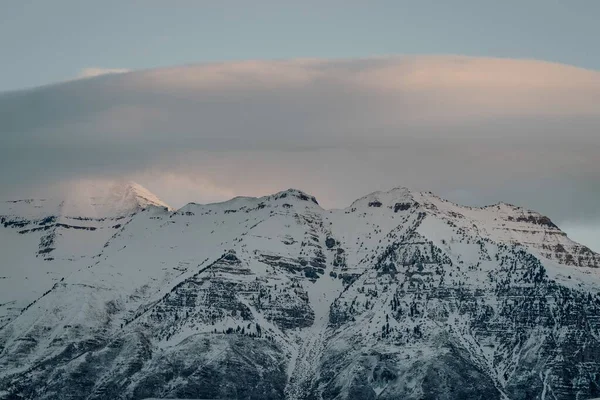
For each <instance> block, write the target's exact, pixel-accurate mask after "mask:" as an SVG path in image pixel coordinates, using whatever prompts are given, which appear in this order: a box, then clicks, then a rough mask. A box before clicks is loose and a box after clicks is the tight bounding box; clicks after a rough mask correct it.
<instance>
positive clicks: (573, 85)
mask: <svg viewBox="0 0 600 400" xmlns="http://www.w3.org/2000/svg"><path fill="white" fill-rule="evenodd" d="M598 104H600V72H597V71H590V70H584V69H580V68H576V67H572V66H566V65H560V64H554V63H547V62H541V61H533V60H512V59H492V58H473V57H459V56H410V57H385V58H368V59H358V60H314V59H304V60H288V61H245V62H231V63H214V64H205V65H193V66H184V67H174V68H167V69H157V70H146V71H134V72H130V73H127V74H113V75H105V76H100V77H96V78H94V79H86V80H75V81H71V82H66V83H62V84H58V85H53V86H48V87H43V88H39V89H34V90H28V91H23V92H11V93H5V94H3V95H2V94H0V148H2V149H3V150H4V151H3V155H2V157H1V158H0V170H1V171H3V172H6V173H3V174H1V176H0V197H15V196H17V197H18V196H20V194H23V193H26V192H30V191H33V190H37V189H39V190H42V188H43V190H47V188H48V187H49V186H51V187H58V185H59V184H60V183H64V182H69V181H72V180H77V179H81V178H94V177H102V178H106V177H127V178H131V179H137V180H138V181H140V183H142V184H144V185H145V186H147V187H148V188H149V189H151V190H153V191H154V192H155V193H156V194H157V195H159V197H162V198H164V200H165V201H167V202H168V203H170V204H172V205H174V206H181V205H182V204H184V203H186V202H189V201H196V202H205V201H215V200H224V199H226V198H228V197H231V196H234V195H263V194H266V193H269V192H274V191H276V190H281V189H285V188H288V187H298V188H300V189H303V190H305V191H307V192H310V193H312V194H314V195H315V196H316V197H317V198H318V199H319V201H320V202H321V203H322V204H323V205H325V206H327V207H342V206H345V205H347V204H348V203H349V202H350V201H352V200H353V199H355V198H357V197H359V196H361V195H364V194H365V193H367V192H370V191H374V190H382V189H388V188H390V187H393V186H398V185H405V186H409V187H412V188H414V189H417V190H432V191H434V192H437V193H439V194H440V195H444V196H449V197H450V198H454V199H456V200H461V201H464V202H468V203H471V204H482V203H491V202H497V201H500V200H504V201H510V202H513V203H517V204H522V205H524V206H527V207H530V208H533V209H536V210H539V211H541V212H543V213H546V214H548V215H550V216H551V217H552V218H554V219H556V220H557V221H558V222H560V221H600V202H598V200H597V199H599V198H600V156H599V155H600V135H599V134H598V132H600V107H598ZM598 224H599V225H600V222H599V223H598Z"/></svg>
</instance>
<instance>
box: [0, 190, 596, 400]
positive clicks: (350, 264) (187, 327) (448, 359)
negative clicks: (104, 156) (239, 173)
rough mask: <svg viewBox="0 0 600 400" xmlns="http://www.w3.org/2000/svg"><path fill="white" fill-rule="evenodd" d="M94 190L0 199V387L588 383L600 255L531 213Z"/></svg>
mask: <svg viewBox="0 0 600 400" xmlns="http://www.w3.org/2000/svg"><path fill="white" fill-rule="evenodd" d="M83 197H85V196H83ZM94 197H95V199H93V200H92V201H89V202H88V201H87V200H86V201H83V200H81V197H78V198H77V199H78V200H77V201H73V203H72V204H73V205H72V206H69V207H66V205H67V204H69V203H68V202H66V201H61V202H58V203H56V202H51V201H49V200H21V201H17V202H11V203H5V204H2V205H1V206H0V222H1V225H0V246H1V247H0V250H1V256H0V257H1V260H2V261H1V262H2V269H1V271H2V272H1V274H0V275H2V276H1V277H0V312H1V320H0V399H2V398H7V399H9V398H36V399H38V398H39V399H55V398H64V399H68V398H77V399H79V398H86V399H114V398H126V399H129V398H133V399H143V398H215V399H218V398H228V399H284V398H285V399H399V398H401V399H467V398H468V399H477V398H481V399H506V398H508V399H551V398H552V399H575V398H577V399H587V398H592V397H597V396H598V395H599V394H600V342H599V340H600V270H599V269H598V266H600V255H598V254H596V253H594V252H592V251H591V250H589V249H588V248H586V247H585V246H581V245H579V244H577V243H575V242H573V241H571V240H570V239H569V238H568V237H567V236H566V235H565V234H564V233H563V232H562V231H561V230H560V229H559V228H558V227H557V226H556V225H554V224H553V223H552V222H551V221H550V220H549V219H548V218H547V217H544V216H542V215H540V214H538V213H535V212H532V211H529V210H525V209H523V208H519V207H516V206H512V205H508V204H504V203H499V204H497V205H493V206H488V207H483V208H473V207H463V206H459V205H456V204H453V203H451V202H448V201H445V200H443V199H440V198H439V197H436V196H435V195H433V194H431V193H416V192H411V191H409V190H407V189H404V188H397V189H393V190H391V191H389V192H377V193H372V194H370V195H367V196H365V197H363V198H361V199H358V200H356V201H355V202H354V203H353V204H352V205H351V206H350V207H348V208H346V209H342V210H324V209H323V208H321V207H320V206H319V204H318V202H317V200H316V199H315V198H314V197H312V196H310V195H308V194H305V193H303V192H301V191H298V190H293V189H290V190H287V191H283V192H280V193H277V194H274V195H270V196H266V197H261V198H248V197H238V198H234V199H232V200H230V201H227V202H224V203H217V204H208V205H200V204H194V203H190V204H188V205H186V206H185V207H183V208H181V209H179V210H177V211H173V210H171V209H170V208H169V207H168V206H166V204H164V203H163V202H161V201H160V200H159V199H158V198H156V196H154V195H152V194H151V193H149V192H148V191H147V190H145V189H143V188H141V187H139V186H138V185H121V186H120V187H119V188H115V190H112V191H109V192H108V194H107V195H104V196H100V197H98V196H94ZM80 204H86V205H91V207H83V208H82V207H81V206H80ZM84 209H85V210H86V211H85V212H84V211H83V210H84ZM66 210H69V211H66ZM71 210H80V211H79V212H78V213H79V214H82V215H77V213H74V211H71ZM90 210H93V217H92V216H90ZM101 213H105V215H102V214H101Z"/></svg>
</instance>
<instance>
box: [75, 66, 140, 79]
mask: <svg viewBox="0 0 600 400" xmlns="http://www.w3.org/2000/svg"><path fill="white" fill-rule="evenodd" d="M129 71H130V70H129V69H127V68H100V67H90V68H84V69H82V70H81V71H79V75H78V77H79V78H93V77H95V76H100V75H108V74H123V73H125V72H129Z"/></svg>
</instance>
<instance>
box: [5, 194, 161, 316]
mask: <svg viewBox="0 0 600 400" xmlns="http://www.w3.org/2000/svg"><path fill="white" fill-rule="evenodd" d="M148 207H155V208H157V209H159V210H164V211H165V212H167V211H168V210H170V208H169V206H167V205H166V204H165V203H163V202H162V201H160V200H159V199H158V198H157V197H156V196H154V195H153V194H152V193H150V192H149V191H148V190H147V189H145V188H143V187H142V186H141V185H138V184H136V183H133V182H129V183H109V184H106V183H104V184H98V183H90V182H83V183H79V184H78V185H75V186H73V187H71V188H70V190H69V191H68V192H67V193H66V194H65V195H64V196H63V197H61V198H52V199H25V200H15V201H7V202H4V203H0V243H2V270H1V272H0V326H3V325H4V324H5V323H6V322H8V321H9V320H10V319H12V318H13V317H14V316H15V315H17V314H18V313H19V312H20V311H21V310H22V309H23V308H24V307H26V306H27V305H28V304H30V303H31V302H32V301H34V300H35V299H37V298H38V297H39V296H41V295H42V294H43V293H44V292H46V291H47V290H50V289H51V288H52V286H53V285H54V284H55V283H57V282H59V281H60V280H61V279H63V278H65V277H66V276H68V275H69V274H70V273H72V272H73V271H75V270H77V269H79V268H82V267H85V266H87V265H89V263H90V262H91V260H92V259H93V258H94V257H97V256H98V254H99V253H100V252H101V251H102V248H103V246H104V244H105V243H106V242H107V241H108V240H109V239H110V238H111V237H112V236H113V235H115V234H117V233H118V232H119V230H120V229H122V227H123V226H125V225H126V224H127V223H129V221H130V220H131V219H132V218H133V217H134V216H135V214H136V213H138V212H140V211H141V210H144V209H146V208H148Z"/></svg>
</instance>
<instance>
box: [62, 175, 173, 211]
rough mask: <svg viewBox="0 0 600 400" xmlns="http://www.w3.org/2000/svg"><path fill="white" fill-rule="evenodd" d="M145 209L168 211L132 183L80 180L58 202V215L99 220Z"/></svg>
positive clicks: (161, 202)
mask: <svg viewBox="0 0 600 400" xmlns="http://www.w3.org/2000/svg"><path fill="white" fill-rule="evenodd" d="M149 206H153V207H160V208H164V209H167V210H171V207H169V205H167V204H166V203H165V202H163V201H162V200H160V199H159V198H158V197H157V196H156V195H154V194H153V193H152V192H150V191H149V190H148V189H146V188H145V187H143V186H142V185H140V184H138V183H136V182H132V181H117V182H114V181H80V182H77V183H76V184H74V185H72V186H71V188H70V190H69V191H68V193H67V195H66V197H65V200H64V201H63V203H62V210H61V211H62V212H61V213H62V215H69V216H78V217H82V216H83V217H93V218H102V217H110V216H118V215H125V214H131V213H133V212H136V211H138V210H140V209H144V208H147V207H149Z"/></svg>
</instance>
